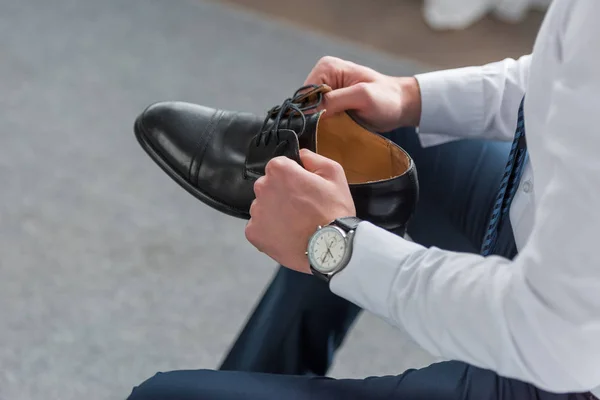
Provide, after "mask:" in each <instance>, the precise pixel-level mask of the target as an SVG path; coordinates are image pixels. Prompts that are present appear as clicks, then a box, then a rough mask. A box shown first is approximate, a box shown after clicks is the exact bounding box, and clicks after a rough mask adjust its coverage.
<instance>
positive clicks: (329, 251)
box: [306, 217, 361, 282]
mask: <svg viewBox="0 0 600 400" xmlns="http://www.w3.org/2000/svg"><path fill="white" fill-rule="evenodd" d="M360 222H361V220H360V219H358V218H356V217H344V218H338V219H336V220H334V221H333V222H331V223H329V224H327V225H325V226H319V227H318V229H317V231H316V232H315V233H314V234H313V235H312V236H311V238H310V240H309V242H308V249H307V251H306V255H307V256H308V262H309V264H310V270H311V271H312V273H313V275H316V276H318V277H319V278H321V279H324V280H325V281H327V282H329V281H330V280H331V278H332V277H333V276H334V275H335V274H337V273H338V272H340V271H341V270H343V269H344V268H345V267H346V265H348V263H349V262H350V256H351V255H352V240H353V238H354V232H355V231H356V228H357V227H358V224H359V223H360Z"/></svg>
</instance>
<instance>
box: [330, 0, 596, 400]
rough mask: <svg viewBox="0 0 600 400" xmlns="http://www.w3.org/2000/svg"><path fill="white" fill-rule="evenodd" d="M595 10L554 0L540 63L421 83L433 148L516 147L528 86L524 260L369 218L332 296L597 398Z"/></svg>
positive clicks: (448, 347)
mask: <svg viewBox="0 0 600 400" xmlns="http://www.w3.org/2000/svg"><path fill="white" fill-rule="evenodd" d="M599 15H600V1H598V0H555V1H554V3H553V4H552V6H551V7H550V9H549V10H548V13H547V15H546V19H545V21H544V23H543V25H542V27H541V30H540V32H539V35H538V38H537V40H536V43H535V46H534V49H533V52H532V54H531V55H530V56H525V57H522V58H520V59H519V60H517V61H515V60H510V59H509V60H504V61H501V62H498V63H493V64H489V65H486V66H483V67H469V68H461V69H455V70H449V71H439V72H433V73H427V74H423V75H418V76H417V80H418V81H419V84H420V87H421V94H422V102H423V104H422V119H421V124H420V127H419V132H420V137H421V140H422V142H423V143H427V144H429V145H432V144H435V143H439V142H440V141H443V140H449V139H450V140H452V139H453V138H475V137H477V138H481V137H485V138H490V139H492V138H493V139H503V140H507V141H510V140H512V138H513V135H514V132H515V128H516V123H517V112H518V108H519V103H520V101H521V98H522V97H523V95H524V93H525V92H527V96H526V99H525V105H524V110H525V129H526V136H527V145H528V150H529V154H530V158H529V159H530V162H529V163H528V165H527V166H526V168H525V171H524V174H523V177H522V179H521V183H520V186H519V190H518V193H517V195H516V197H515V199H514V201H513V205H512V207H511V210H510V220H511V223H512V226H513V230H514V234H515V239H516V243H517V246H518V248H519V255H518V256H517V257H516V258H515V259H514V260H513V261H511V260H508V259H504V258H501V257H498V256H490V257H482V256H480V255H477V254H463V253H456V252H450V251H444V250H440V249H438V248H429V249H427V248H424V247H423V246H421V245H419V244H416V243H412V242H409V241H407V240H404V239H402V238H400V237H397V236H395V235H393V234H391V233H388V232H386V231H384V230H383V229H380V228H378V227H375V226H374V225H372V224H370V223H368V222H362V223H361V224H360V225H359V227H358V229H357V232H356V236H355V240H354V251H353V255H352V259H351V261H350V263H349V264H348V266H347V267H346V268H345V269H344V270H343V271H341V272H340V273H338V274H337V275H336V276H335V277H334V278H333V279H332V280H331V284H330V287H331V290H332V291H333V292H334V293H336V294H338V295H340V296H342V297H344V298H346V299H348V300H350V301H352V302H354V303H356V304H358V305H359V306H361V307H363V308H365V309H367V310H369V311H371V312H373V313H375V314H377V315H379V316H381V317H382V318H384V319H385V320H387V321H388V322H389V323H391V324H393V325H395V326H397V327H398V328H400V329H402V330H404V331H405V332H407V333H408V334H409V335H410V336H411V337H412V338H413V340H415V341H416V342H417V343H418V344H420V345H421V346H422V347H423V348H425V349H426V350H428V351H429V352H431V353H432V354H434V355H437V356H441V357H443V358H446V359H454V360H462V361H465V362H467V363H470V364H472V365H476V366H479V367H483V368H488V369H492V370H494V371H496V372H497V373H498V374H500V375H502V376H505V377H512V378H517V379H520V380H524V381H527V382H530V383H532V384H534V385H536V386H537V387H539V388H541V389H545V390H548V391H553V392H583V391H589V390H592V391H593V392H594V393H595V394H596V395H597V396H598V394H600V390H598V389H600V388H598V387H599V385H600V249H597V248H596V246H600V244H599V243H598V241H597V238H598V237H599V236H600V234H599V233H600V24H599V23H598V16H599ZM441 134H445V135H446V136H440V135H441ZM417 167H418V166H417ZM431 229H435V226H432V227H431ZM595 387H597V389H595V390H593V388H595Z"/></svg>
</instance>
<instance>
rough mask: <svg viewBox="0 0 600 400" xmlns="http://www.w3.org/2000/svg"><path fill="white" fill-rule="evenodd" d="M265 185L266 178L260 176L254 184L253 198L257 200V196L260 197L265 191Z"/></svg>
mask: <svg viewBox="0 0 600 400" xmlns="http://www.w3.org/2000/svg"><path fill="white" fill-rule="evenodd" d="M266 185H267V178H266V177H265V176H261V177H260V178H258V179H257V180H256V182H254V186H253V189H254V197H256V198H258V197H259V196H261V195H262V194H263V193H264V191H265V187H266Z"/></svg>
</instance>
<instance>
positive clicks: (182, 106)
mask: <svg viewBox="0 0 600 400" xmlns="http://www.w3.org/2000/svg"><path fill="white" fill-rule="evenodd" d="M215 112H216V110H215V109H212V108H208V107H203V106H200V105H196V104H190V103H184V102H160V103H155V104H152V105H150V106H149V107H148V108H146V110H144V112H143V113H142V114H140V115H139V116H138V118H137V120H136V123H135V129H134V130H135V134H136V136H137V138H138V140H139V141H140V143H141V144H142V146H143V147H144V148H145V149H146V151H147V152H148V153H149V154H150V155H151V156H152V157H153V158H154V159H155V161H157V162H161V163H166V164H167V166H169V167H170V168H171V169H173V170H174V172H176V173H178V174H179V175H181V177H182V178H185V179H186V180H187V179H189V170H190V167H191V164H192V162H193V161H194V156H195V154H196V153H197V151H198V149H197V147H198V144H199V143H200V142H201V138H202V136H203V135H204V134H205V133H206V131H207V130H208V128H209V125H210V123H211V119H212V117H213V116H214V114H215Z"/></svg>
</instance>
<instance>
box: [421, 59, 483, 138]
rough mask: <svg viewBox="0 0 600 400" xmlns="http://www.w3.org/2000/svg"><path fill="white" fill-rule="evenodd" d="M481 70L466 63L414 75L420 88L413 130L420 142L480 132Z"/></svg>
mask: <svg viewBox="0 0 600 400" xmlns="http://www.w3.org/2000/svg"><path fill="white" fill-rule="evenodd" d="M482 71H483V70H482V67H466V68H456V69H450V70H443V71H435V72H428V73H424V74H417V75H415V78H416V79H417V81H418V83H419V88H420V91H421V121H420V124H419V127H418V130H417V131H418V133H419V136H420V138H421V143H422V144H423V145H435V144H440V143H444V142H447V141H451V140H457V139H462V138H470V137H476V136H480V135H481V132H482V131H483V128H484V127H483V124H484V118H483V117H484V109H483V107H484V102H483V101H482V99H483V84H482V73H483V72H482Z"/></svg>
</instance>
